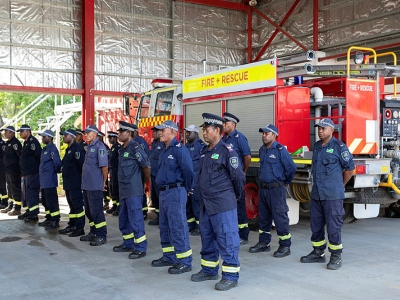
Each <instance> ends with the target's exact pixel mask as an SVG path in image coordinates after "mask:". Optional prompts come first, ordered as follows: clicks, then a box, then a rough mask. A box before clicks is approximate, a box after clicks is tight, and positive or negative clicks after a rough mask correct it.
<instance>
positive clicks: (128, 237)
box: [113, 121, 150, 259]
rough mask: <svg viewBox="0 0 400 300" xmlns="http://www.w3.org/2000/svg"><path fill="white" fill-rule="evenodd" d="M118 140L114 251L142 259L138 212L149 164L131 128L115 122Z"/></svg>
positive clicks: (140, 215) (141, 226) (141, 222)
mask: <svg viewBox="0 0 400 300" xmlns="http://www.w3.org/2000/svg"><path fill="white" fill-rule="evenodd" d="M118 131H119V133H118V139H119V141H120V142H122V147H121V149H120V151H119V157H118V181H119V189H120V191H119V193H120V197H121V201H120V205H119V229H120V230H121V233H122V238H123V243H122V244H121V245H119V246H115V247H114V248H113V251H114V252H128V251H132V252H131V253H130V254H129V258H130V259H139V258H142V257H144V256H146V250H147V239H146V233H145V230H144V219H143V213H142V200H143V190H144V187H145V183H146V182H147V181H148V180H149V177H150V161H149V158H148V156H147V154H146V153H145V152H144V150H143V149H142V148H141V147H140V145H139V144H138V143H137V142H135V141H134V140H133V134H134V132H135V128H134V127H133V125H132V124H129V123H127V122H124V121H119V129H118Z"/></svg>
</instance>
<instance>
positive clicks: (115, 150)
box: [108, 142, 121, 206]
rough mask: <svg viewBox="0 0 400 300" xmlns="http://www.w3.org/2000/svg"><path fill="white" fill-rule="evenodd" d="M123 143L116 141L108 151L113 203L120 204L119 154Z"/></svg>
mask: <svg viewBox="0 0 400 300" xmlns="http://www.w3.org/2000/svg"><path fill="white" fill-rule="evenodd" d="M119 149H121V144H120V143H118V142H115V143H114V144H113V145H112V147H111V149H110V151H109V153H108V172H109V173H110V195H111V199H112V202H113V205H117V206H119V186H118V156H119Z"/></svg>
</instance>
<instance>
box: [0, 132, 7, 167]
mask: <svg viewBox="0 0 400 300" xmlns="http://www.w3.org/2000/svg"><path fill="white" fill-rule="evenodd" d="M6 146H7V143H6V142H5V141H3V139H0V172H1V173H5V169H4V163H3V153H4V151H5V150H6Z"/></svg>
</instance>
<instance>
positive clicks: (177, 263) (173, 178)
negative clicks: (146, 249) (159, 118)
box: [151, 120, 193, 274]
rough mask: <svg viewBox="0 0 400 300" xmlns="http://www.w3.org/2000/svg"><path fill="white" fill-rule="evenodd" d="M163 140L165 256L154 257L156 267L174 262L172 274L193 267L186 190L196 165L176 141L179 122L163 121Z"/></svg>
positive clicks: (161, 186) (160, 178)
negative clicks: (177, 123) (187, 219)
mask: <svg viewBox="0 0 400 300" xmlns="http://www.w3.org/2000/svg"><path fill="white" fill-rule="evenodd" d="M156 128H157V129H160V130H161V135H160V141H161V142H162V143H164V145H165V148H164V149H163V150H162V151H161V153H160V157H159V166H160V169H159V170H158V173H157V177H156V184H157V186H158V187H159V191H160V239H161V247H162V251H163V256H162V257H161V258H159V259H157V260H153V261H152V263H151V265H152V266H153V267H165V266H172V267H170V268H169V269H168V273H170V274H182V273H184V272H190V271H191V270H192V249H191V248H190V243H189V230H188V225H187V221H186V201H187V194H188V192H189V190H190V188H191V185H192V182H193V166H192V162H191V160H190V155H189V151H188V150H187V149H186V148H185V147H184V146H183V145H182V144H181V143H180V142H178V141H177V139H176V136H177V134H178V130H179V129H178V126H177V125H176V123H175V122H173V121H170V120H168V121H164V122H163V123H162V124H160V125H158V126H156Z"/></svg>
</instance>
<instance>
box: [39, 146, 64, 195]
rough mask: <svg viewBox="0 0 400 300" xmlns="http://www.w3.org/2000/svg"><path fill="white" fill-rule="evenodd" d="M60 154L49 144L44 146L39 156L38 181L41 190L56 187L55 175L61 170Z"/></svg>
mask: <svg viewBox="0 0 400 300" xmlns="http://www.w3.org/2000/svg"><path fill="white" fill-rule="evenodd" d="M61 165H62V163H61V159H60V153H59V152H58V149H57V147H56V146H55V145H54V144H53V143H50V144H48V145H47V146H45V147H44V148H43V150H42V155H41V156H40V166H39V180H40V187H41V188H42V189H48V188H54V187H57V186H58V180H57V173H58V172H60V170H61Z"/></svg>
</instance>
